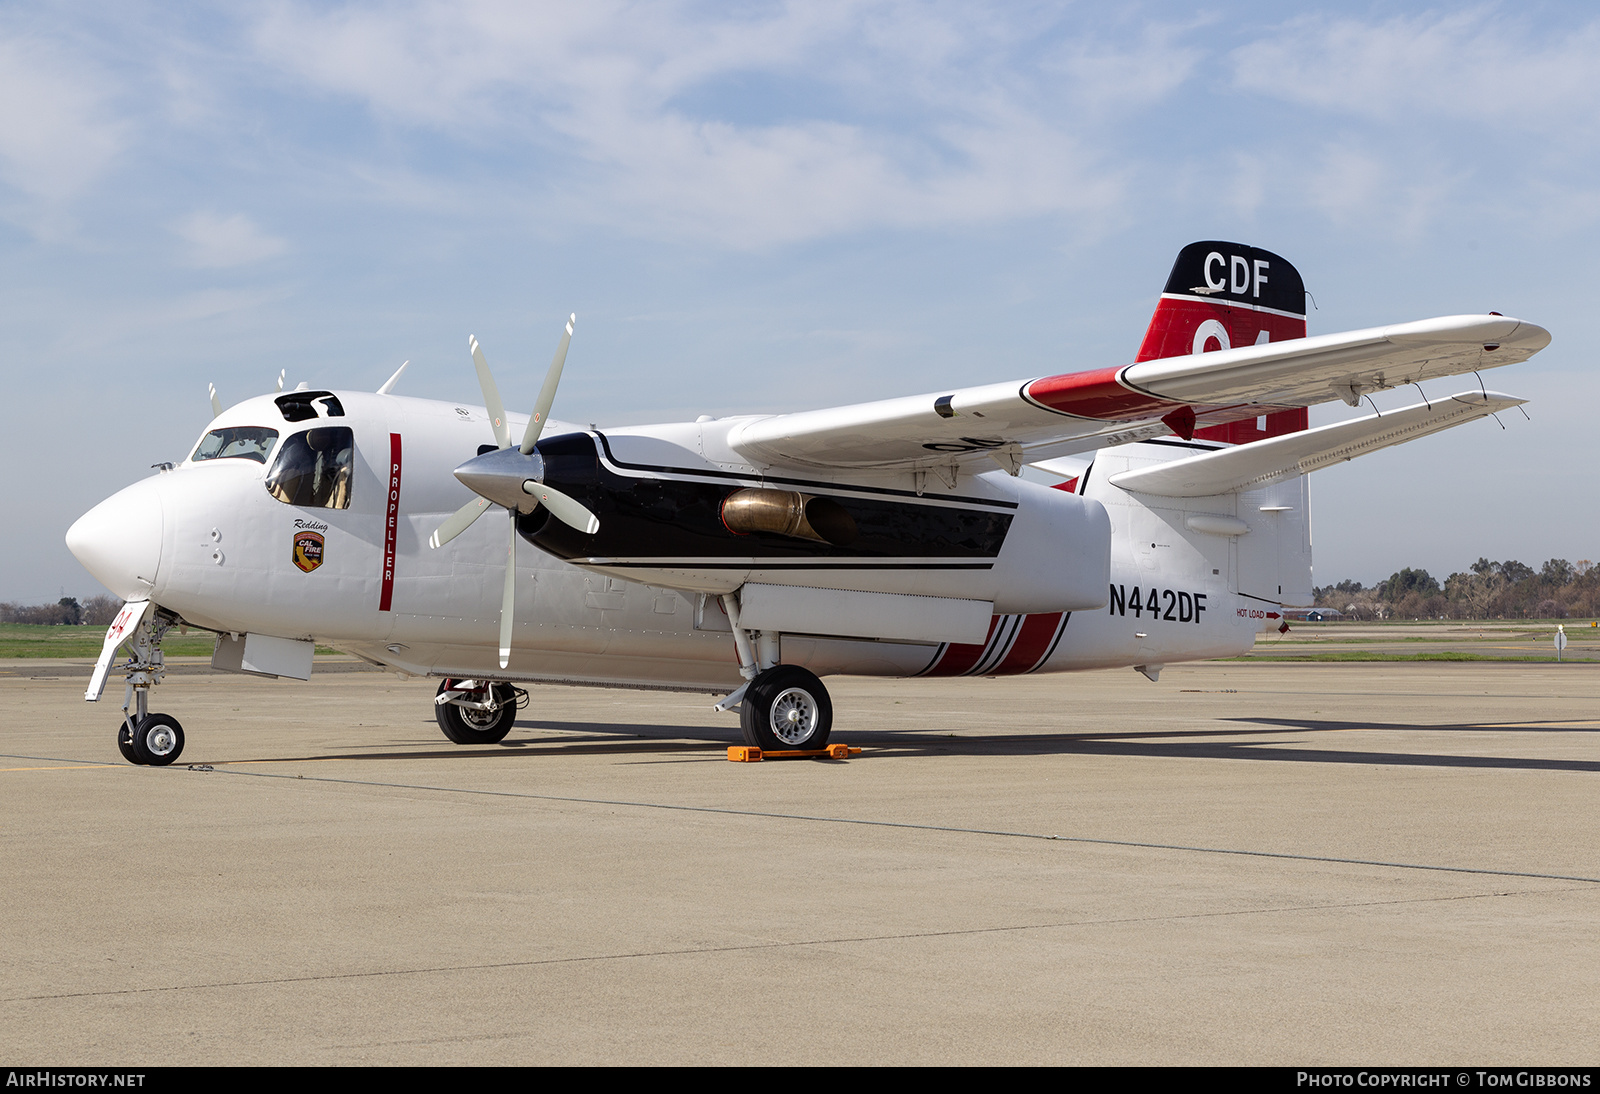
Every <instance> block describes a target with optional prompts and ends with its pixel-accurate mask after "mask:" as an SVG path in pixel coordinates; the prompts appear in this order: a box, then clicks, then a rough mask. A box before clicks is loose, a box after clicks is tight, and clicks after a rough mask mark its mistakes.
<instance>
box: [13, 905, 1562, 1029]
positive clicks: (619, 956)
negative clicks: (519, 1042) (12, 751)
mask: <svg viewBox="0 0 1600 1094" xmlns="http://www.w3.org/2000/svg"><path fill="white" fill-rule="evenodd" d="M1550 891H1551V890H1537V892H1539V893H1540V894H1541V895H1542V894H1543V893H1546V892H1550ZM1556 891H1566V892H1572V891H1574V890H1570V889H1568V890H1556ZM1528 892H1529V890H1518V891H1506V892H1502V891H1496V892H1488V893H1453V894H1450V895H1448V896H1429V897H1403V898H1400V899H1397V900H1356V901H1342V902H1340V903H1337V904H1304V905H1285V906H1278V907H1268V908H1229V909H1226V910H1223V911H1216V912H1184V913H1180V914H1176V915H1150V916H1123V917H1120V918H1116V919H1069V920H1062V921H1059V922H1054V923H1016V924H1012V925H1010V926H1006V927H965V928H961V929H959V930H947V931H903V932H899V933H896V934H868V935H849V936H844V937H840V938H806V939H796V940H791V941H772V942H747V943H744V944H742V945H736V946H685V947H682V948H679V949H672V950H638V951H635V952H632V953H599V954H586V955H583V956H576V957H541V958H534V959H531V960H527V961H490V962H484V963H481V964H474V965H424V966H419V967H417V968H411V969H369V970H366V971H364V972H332V973H317V974H314V975H309V976H276V977H267V978H264V979H260V980H221V981H212V982H210V983H204V984H166V985H162V986H160V987H152V988H113V989H109V990H106V991H77V992H64V993H62V994H59V995H17V996H12V997H10V998H6V999H0V1002H5V1003H36V1002H44V1001H48V1000H52V999H92V998H103V997H109V996H117V995H149V994H154V993H157V992H176V991H206V990H209V989H213V988H250V987H270V986H272V985H274V984H308V983H317V982H319V981H324V980H364V979H370V978H373V977H379V976H428V975H432V974H436V973H451V972H490V971H493V970H496V969H526V968H537V967H539V966H542V965H574V964H582V963H586V962H591V961H594V962H599V961H633V960H638V959H640V958H647V957H688V956H691V955H694V954H714V953H750V952H754V951H758V950H782V949H798V948H800V947H807V946H843V945H859V944H862V943H869V942H909V941H914V940H917V939H928V938H968V937H973V936H976V935H985V934H1010V933H1022V932H1026V931H1052V930H1063V929H1066V928H1071V927H1118V926H1127V925H1131V924H1139V923H1175V922H1180V921H1183V920H1189V919H1220V918H1227V917H1232V916H1246V915H1281V914H1283V913H1285V912H1336V911H1344V910H1348V909H1352V908H1383V907H1390V906H1394V905H1401V904H1437V903H1442V902H1446V901H1454V900H1484V899H1488V898H1494V897H1506V896H1521V895H1526V894H1527V893H1528Z"/></svg>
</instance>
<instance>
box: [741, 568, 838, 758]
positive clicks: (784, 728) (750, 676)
mask: <svg viewBox="0 0 1600 1094" xmlns="http://www.w3.org/2000/svg"><path fill="white" fill-rule="evenodd" d="M722 607H723V610H724V611H726V612H727V613H728V622H729V623H730V624H731V625H732V627H733V646H734V649H735V651H736V652H737V653H738V656H739V672H740V674H741V675H743V676H744V678H745V683H744V684H743V686H741V687H740V688H739V689H738V690H736V691H735V692H733V694H731V695H729V696H728V697H727V698H726V699H724V700H722V702H720V703H718V704H717V705H716V706H715V707H713V708H712V709H713V710H731V709H732V708H733V707H734V706H735V705H738V707H739V729H740V731H741V732H742V733H743V734H744V743H745V744H747V745H753V746H755V747H756V748H759V749H761V750H762V751H763V752H785V751H797V752H798V751H811V750H813V749H815V750H821V749H823V748H826V747H827V745H828V734H829V733H831V732H832V731H833V701H832V700H831V699H829V698H828V689H827V688H825V687H823V686H822V681H821V680H819V679H817V676H816V674H815V673H813V672H810V671H808V670H806V669H803V668H801V667H800V666H799V665H780V664H779V663H778V659H779V656H780V653H781V648H780V643H781V641H782V638H781V636H780V635H779V634H777V633H775V632H773V631H748V630H746V629H745V628H743V627H741V626H740V625H739V624H740V619H739V610H740V606H739V598H738V597H737V596H735V595H733V594H732V593H728V594H725V595H724V596H723V597H722Z"/></svg>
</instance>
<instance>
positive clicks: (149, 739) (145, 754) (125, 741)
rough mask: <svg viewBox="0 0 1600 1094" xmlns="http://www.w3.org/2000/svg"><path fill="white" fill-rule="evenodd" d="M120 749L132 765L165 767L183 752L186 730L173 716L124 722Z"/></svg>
mask: <svg viewBox="0 0 1600 1094" xmlns="http://www.w3.org/2000/svg"><path fill="white" fill-rule="evenodd" d="M117 748H118V750H119V751H121V753H122V758H123V759H125V760H127V761H128V762H129V763H135V764H145V765H148V766H150V767H166V766H167V765H168V764H170V763H171V762H172V761H173V760H176V759H177V758H178V755H179V753H181V752H182V751H183V726H181V725H179V724H178V719H176V718H174V717H173V716H172V715H170V714H146V715H144V716H142V717H139V718H137V719H135V718H134V717H133V716H131V715H130V716H129V717H126V718H124V719H123V721H122V728H121V729H119V730H118V731H117Z"/></svg>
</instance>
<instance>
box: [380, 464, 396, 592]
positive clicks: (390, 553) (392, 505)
mask: <svg viewBox="0 0 1600 1094" xmlns="http://www.w3.org/2000/svg"><path fill="white" fill-rule="evenodd" d="M399 530H400V434H398V433H391V434H389V497H388V503H387V512H386V513H385V516H384V521H383V592H382V593H381V594H379V596H378V610H379V611H380V612H386V611H388V610H389V605H390V603H391V602H392V601H393V600H394V542H395V535H396V533H397V532H398V531H399Z"/></svg>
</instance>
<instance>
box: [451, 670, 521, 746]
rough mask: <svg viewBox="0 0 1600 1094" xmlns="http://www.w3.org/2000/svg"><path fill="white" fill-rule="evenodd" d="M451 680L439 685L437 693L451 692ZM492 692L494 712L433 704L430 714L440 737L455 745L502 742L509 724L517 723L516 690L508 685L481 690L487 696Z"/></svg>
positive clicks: (497, 685) (494, 685)
mask: <svg viewBox="0 0 1600 1094" xmlns="http://www.w3.org/2000/svg"><path fill="white" fill-rule="evenodd" d="M454 684H455V681H454V680H446V681H444V683H442V684H440V685H439V691H438V694H440V695H443V694H444V693H445V692H446V691H449V690H451V688H452V685H454ZM491 688H492V689H493V695H494V699H495V702H497V703H499V704H500V705H499V706H498V707H496V708H495V709H494V710H473V709H471V708H470V707H461V706H457V705H456V704H454V703H443V704H438V705H435V706H434V708H433V715H434V717H435V718H437V719H438V720H439V728H440V729H442V730H444V735H445V736H446V737H448V738H450V739H451V740H452V741H454V742H455V743H456V744H458V745H492V744H496V743H498V742H500V741H503V740H505V737H506V734H507V733H510V732H511V724H512V723H513V722H515V721H516V720H517V690H516V689H515V688H513V687H512V686H511V685H510V684H491V685H489V687H487V688H484V689H483V694H484V695H485V696H488V695H489V694H490V689H491Z"/></svg>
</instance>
